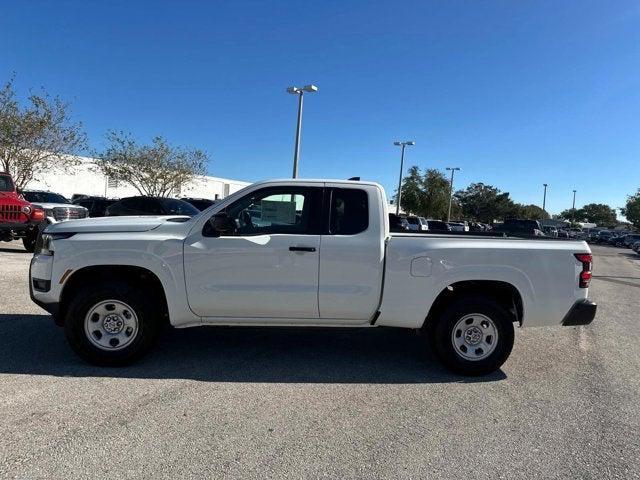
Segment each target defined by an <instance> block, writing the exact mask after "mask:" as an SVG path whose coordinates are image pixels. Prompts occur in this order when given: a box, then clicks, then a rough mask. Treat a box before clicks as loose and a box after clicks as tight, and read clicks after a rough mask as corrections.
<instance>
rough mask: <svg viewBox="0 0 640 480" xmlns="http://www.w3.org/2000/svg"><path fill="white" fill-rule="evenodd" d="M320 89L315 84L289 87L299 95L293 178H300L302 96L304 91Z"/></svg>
mask: <svg viewBox="0 0 640 480" xmlns="http://www.w3.org/2000/svg"><path fill="white" fill-rule="evenodd" d="M317 91H318V87H316V86H315V85H305V86H304V87H289V88H287V92H288V93H291V94H293V95H298V123H297V126H296V145H295V147H294V150H293V178H298V160H299V158H300V134H301V133H302V96H303V95H304V92H308V93H314V92H317Z"/></svg>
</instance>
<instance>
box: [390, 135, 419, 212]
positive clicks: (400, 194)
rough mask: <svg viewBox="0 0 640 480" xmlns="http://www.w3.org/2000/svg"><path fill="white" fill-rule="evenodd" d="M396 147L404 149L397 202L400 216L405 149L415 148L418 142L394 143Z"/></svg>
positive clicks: (397, 210) (401, 154) (401, 157)
mask: <svg viewBox="0 0 640 480" xmlns="http://www.w3.org/2000/svg"><path fill="white" fill-rule="evenodd" d="M393 144H394V145H395V146H396V147H402V151H401V153H400V178H398V195H397V200H396V215H399V214H400V200H401V199H402V171H403V170H404V147H406V146H407V145H409V146H413V145H415V144H416V142H411V141H407V142H393Z"/></svg>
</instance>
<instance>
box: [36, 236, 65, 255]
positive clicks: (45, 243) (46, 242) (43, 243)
mask: <svg viewBox="0 0 640 480" xmlns="http://www.w3.org/2000/svg"><path fill="white" fill-rule="evenodd" d="M73 235H75V233H43V234H42V235H40V238H39V239H38V242H37V245H36V254H38V255H53V245H52V243H51V242H53V241H54V240H63V239H65V238H69V237H72V236H73Z"/></svg>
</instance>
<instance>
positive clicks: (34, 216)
mask: <svg viewBox="0 0 640 480" xmlns="http://www.w3.org/2000/svg"><path fill="white" fill-rule="evenodd" d="M31 220H35V221H37V222H39V221H40V220H44V210H42V209H41V208H34V209H33V212H31Z"/></svg>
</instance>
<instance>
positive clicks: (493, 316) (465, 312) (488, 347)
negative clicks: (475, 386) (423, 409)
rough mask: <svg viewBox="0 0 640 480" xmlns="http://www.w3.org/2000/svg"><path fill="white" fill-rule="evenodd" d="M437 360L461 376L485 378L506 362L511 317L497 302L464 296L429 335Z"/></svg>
mask: <svg viewBox="0 0 640 480" xmlns="http://www.w3.org/2000/svg"><path fill="white" fill-rule="evenodd" d="M429 337H430V342H431V346H432V348H433V350H434V352H435V354H436V356H437V357H438V359H439V360H440V361H441V362H442V363H443V364H444V365H445V366H446V367H447V368H448V369H450V370H451V371H453V372H455V373H458V374H461V375H486V374H488V373H491V372H493V371H495V370H497V369H498V368H500V366H502V364H503V363H504V362H505V361H506V360H507V358H508V357H509V355H510V354H511V349H512V348H513V340H514V328H513V317H512V315H511V314H510V313H509V312H508V311H507V310H506V309H505V308H504V307H503V306H502V305H501V304H500V303H498V302H496V301H494V300H491V299H489V298H484V297H467V298H462V299H460V300H458V301H456V302H455V303H453V304H452V305H451V306H450V307H449V308H448V309H447V310H446V311H445V312H444V313H443V315H442V316H441V317H440V318H439V319H436V320H435V323H434V324H433V325H432V326H431V328H430V332H429Z"/></svg>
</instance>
